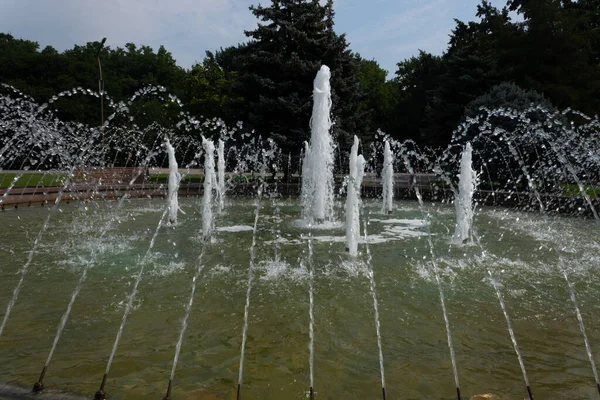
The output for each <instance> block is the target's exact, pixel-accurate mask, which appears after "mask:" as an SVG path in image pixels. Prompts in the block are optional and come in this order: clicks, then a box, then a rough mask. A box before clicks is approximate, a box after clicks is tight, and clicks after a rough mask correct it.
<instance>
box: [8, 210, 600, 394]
mask: <svg viewBox="0 0 600 400" xmlns="http://www.w3.org/2000/svg"><path fill="white" fill-rule="evenodd" d="M180 202H181V205H182V208H183V210H184V211H185V212H186V213H187V214H186V215H180V217H179V218H180V223H179V225H178V226H177V227H175V228H173V227H164V228H162V229H161V231H160V233H159V235H158V237H157V240H156V244H155V247H154V249H153V250H152V252H151V256H150V259H149V260H148V262H147V265H146V267H145V268H146V269H145V273H144V276H143V280H142V281H141V283H140V286H139V293H138V295H137V297H136V298H135V301H134V306H135V308H134V310H133V311H132V313H131V314H130V316H129V318H128V321H127V325H126V326H125V330H124V333H123V336H122V338H121V341H120V344H119V348H118V351H117V354H116V357H115V360H114V363H113V365H112V367H111V371H110V374H109V377H108V382H107V385H106V391H107V393H108V394H109V395H110V397H111V398H121V399H147V398H159V396H160V397H162V396H163V395H164V393H165V391H166V388H167V383H168V379H169V374H170V371H171V366H172V361H173V355H174V352H175V345H176V341H177V338H178V335H179V330H180V326H181V320H182V318H183V316H184V313H185V305H186V303H187V302H188V299H189V294H190V291H191V279H192V277H193V275H194V272H195V268H196V262H197V258H198V255H199V254H200V251H201V247H202V241H201V240H200V239H199V236H200V231H201V216H200V207H201V206H200V201H199V200H198V199H190V198H186V199H181V200H180ZM163 205H164V203H163V202H162V201H158V200H131V201H129V202H125V203H124V204H123V206H122V207H119V206H118V204H117V203H116V202H102V203H98V204H95V203H87V204H71V205H64V206H62V207H61V209H60V211H58V212H57V213H56V214H55V215H53V216H52V218H51V220H50V225H49V228H48V230H47V232H46V233H45V235H44V237H43V238H42V241H41V245H40V246H39V248H38V252H36V254H35V255H34V258H33V264H32V265H31V268H30V270H29V272H28V274H27V276H26V277H25V281H24V286H23V289H22V290H21V294H20V295H19V298H18V300H17V302H16V305H15V307H14V309H13V311H12V313H11V316H10V319H9V320H8V323H7V326H6V329H5V331H4V333H3V336H2V337H1V338H0V383H8V384H12V385H23V386H27V387H29V386H31V385H33V383H34V382H35V381H36V380H37V378H38V376H39V373H40V371H41V369H42V367H43V365H44V362H45V360H46V357H47V356H48V352H49V350H50V347H51V345H52V341H53V339H54V336H55V333H56V329H57V326H58V323H59V321H60V318H61V316H62V314H63V313H64V311H65V309H66V307H67V304H68V302H69V299H70V297H71V293H72V291H73V289H74V288H75V285H76V284H77V281H78V279H79V277H80V274H81V272H82V270H83V267H84V265H85V264H86V263H89V262H93V268H92V269H91V270H90V271H89V276H88V279H87V281H86V282H85V284H84V286H83V289H82V290H81V293H80V294H79V296H78V298H77V300H76V302H75V304H74V306H73V309H72V312H71V316H70V318H69V321H68V323H67V325H66V328H65V330H64V333H63V336H62V338H61V340H60V342H59V343H58V347H57V349H56V352H55V354H54V357H53V360H52V362H51V364H50V367H49V370H48V373H47V376H46V379H45V384H46V386H47V387H48V388H50V389H51V390H57V391H63V392H67V393H74V394H82V395H84V396H86V397H90V396H92V395H93V394H94V393H95V391H96V390H97V389H98V387H99V385H100V382H101V380H102V375H103V373H104V370H105V368H106V362H107V361H108V357H109V355H110V351H111V347H112V344H113V341H114V339H115V335H116V332H117V330H118V327H119V324H120V322H121V318H122V315H123V311H124V307H125V303H126V298H127V296H128V294H129V293H130V291H131V289H132V286H133V282H134V280H135V276H136V274H137V272H138V270H139V268H140V260H141V258H142V257H143V255H144V253H145V252H146V250H147V249H148V245H149V242H150V239H151V237H152V234H153V233H154V231H155V229H156V226H157V224H158V221H159V219H160V216H161V213H162V209H163ZM379 208H380V205H379V203H375V202H367V203H366V211H367V213H368V217H369V219H370V223H369V225H368V228H367V230H368V234H369V241H370V242H371V243H370V249H371V252H372V254H373V259H372V266H373V269H374V274H375V282H376V290H377V297H378V300H379V313H380V323H381V334H382V345H383V357H384V367H385V378H386V389H387V392H388V398H390V399H400V398H401V399H452V398H455V394H454V393H455V385H454V378H453V375H452V367H451V361H450V356H449V350H448V345H447V341H446V332H445V327H444V319H443V315H442V311H441V307H440V301H439V293H438V289H437V286H436V284H435V280H434V279H433V275H432V273H431V268H430V263H429V260H430V250H429V247H428V245H427V238H426V236H425V235H426V232H427V228H426V227H425V226H424V225H423V220H422V215H421V213H420V211H419V209H418V207H417V205H416V203H412V202H405V203H398V204H397V208H396V210H395V211H394V214H393V215H391V216H387V215H380V214H379ZM48 210H49V209H48V208H27V209H24V208H19V209H18V210H11V211H6V212H4V213H2V214H0V221H1V222H2V224H1V226H2V229H1V230H0V284H1V287H2V290H1V291H0V317H1V316H3V315H4V311H5V307H6V305H7V304H8V302H9V300H10V298H11V296H12V290H13V288H14V287H15V285H16V284H17V282H18V280H19V271H20V270H21V268H22V267H23V265H24V264H25V262H26V259H27V252H28V251H30V250H31V248H32V247H33V244H32V243H33V240H34V239H35V236H36V235H37V233H38V232H39V230H40V228H41V226H42V224H43V221H44V218H45V217H46V215H47V213H48V212H49V211H48ZM254 210H255V206H254V202H253V200H249V199H229V200H228V204H227V207H226V210H225V212H224V213H223V214H221V215H218V216H217V218H216V221H215V225H216V227H217V232H216V235H215V237H214V240H213V241H212V243H210V244H209V245H208V247H207V248H206V251H205V254H204V258H203V264H204V265H205V268H204V270H203V272H202V274H201V275H200V279H199V281H198V286H197V289H196V297H195V301H194V305H193V308H192V312H191V315H190V318H189V320H188V324H189V326H188V329H187V331H186V334H185V336H184V342H183V347H182V351H181V355H180V358H179V363H178V367H177V372H176V375H175V381H174V388H173V398H177V399H232V398H235V389H236V385H237V378H238V370H239V357H240V346H241V341H242V337H241V333H242V328H243V320H244V304H245V300H246V290H247V282H248V268H249V259H250V245H251V242H252V231H251V227H252V224H253V221H254ZM427 211H428V213H429V214H430V215H431V225H430V229H431V232H432V233H433V244H434V253H435V255H436V257H437V260H438V263H439V266H440V268H441V269H442V271H443V277H442V280H443V289H444V291H445V296H446V305H447V308H448V312H449V320H450V327H451V330H452V336H453V340H454V346H455V351H456V357H457V365H458V373H459V377H460V383H461V392H462V393H463V395H464V396H465V397H466V398H468V397H469V396H471V395H474V394H480V393H494V394H497V395H499V396H504V397H506V398H513V399H521V398H524V397H526V391H525V385H524V383H523V378H522V375H521V371H520V369H519V365H518V362H517V357H516V355H515V353H514V350H513V347H512V344H511V342H510V337H509V335H508V331H507V326H506V321H505V319H504V316H503V314H502V311H501V309H500V306H499V304H498V299H497V297H496V293H495V291H494V289H493V287H492V285H491V284H490V282H489V281H488V280H487V269H488V268H489V269H491V271H492V272H493V273H494V275H495V276H496V278H497V280H498V281H500V282H501V284H502V289H501V290H502V294H503V295H504V299H505V301H506V304H507V308H508V312H509V315H510V317H511V319H512V322H513V327H514V331H515V334H516V337H517V340H518V341H519V347H520V349H521V351H522V353H523V358H524V363H525V367H526V368H527V372H528V376H529V380H530V383H531V388H532V390H533V393H534V395H535V396H536V398H540V399H587V398H590V399H592V398H597V391H596V388H595V385H594V378H593V376H592V372H591V368H590V364H589V361H588V358H587V354H586V352H585V347H584V344H583V339H582V336H581V333H580V331H579V327H578V325H577V319H576V316H575V313H574V310H573V305H572V303H571V301H570V298H569V292H568V288H567V285H566V283H565V281H564V278H563V277H562V275H561V274H560V271H559V270H558V268H557V265H558V255H557V253H556V251H555V250H554V249H555V248H556V249H559V250H560V253H561V257H563V259H564V260H565V261H566V265H567V267H568V268H569V273H570V278H571V280H572V282H573V283H574V287H575V290H576V294H577V300H578V303H579V306H580V309H581V312H582V316H583V319H584V322H585V323H586V328H587V334H588V336H589V338H590V342H591V346H592V351H593V352H594V354H595V355H596V358H597V359H600V345H599V340H600V320H599V319H598V314H599V306H600V302H599V301H598V300H599V299H598V289H599V286H600V285H599V284H598V281H599V279H598V278H599V275H600V274H599V271H598V267H599V265H600V257H599V256H598V255H599V254H600V244H599V242H598V239H597V237H598V235H597V231H598V227H597V225H596V224H595V223H594V222H593V221H589V220H581V219H570V218H563V217H558V218H550V219H548V220H544V219H543V218H541V217H540V216H539V215H536V214H523V213H514V212H507V211H503V210H500V209H485V208H484V209H480V210H478V214H477V215H476V217H475V225H476V229H477V231H478V233H479V235H481V236H482V246H483V250H485V254H483V251H482V248H480V247H479V246H476V245H471V246H466V247H463V248H461V247H455V246H451V245H450V244H449V238H450V236H451V234H452V231H453V229H454V226H453V225H454V220H453V218H454V215H453V207H451V206H444V205H439V204H436V205H429V206H428V209H427ZM299 215H300V210H299V207H298V205H297V204H296V202H295V201H293V200H289V201H288V200H263V201H262V202H261V208H260V219H259V222H258V231H257V233H256V235H257V248H256V268H257V270H256V279H255V280H254V285H253V289H252V294H251V302H250V314H249V328H248V342H247V346H246V360H245V363H244V380H243V386H242V398H244V399H305V398H306V392H307V390H308V382H309V365H308V339H309V338H308V323H309V320H308V318H309V314H308V305H309V296H308V272H307V271H306V270H304V269H303V268H301V262H300V261H301V260H302V259H305V258H306V257H307V254H308V250H307V238H308V235H309V233H310V234H311V236H312V240H313V246H314V263H315V270H316V275H315V280H314V290H315V292H314V296H315V309H314V314H315V365H314V376H315V391H316V393H317V398H318V399H376V398H380V397H381V381H380V372H379V360H378V351H377V338H376V334H375V322H374V311H373V299H372V297H371V294H370V291H369V280H368V278H367V276H366V272H367V271H368V266H367V265H366V260H367V257H366V254H365V251H364V244H360V245H359V250H360V251H361V255H359V257H357V258H356V259H355V260H352V259H350V257H349V256H348V255H347V254H346V253H345V250H344V242H343V237H342V236H343V234H344V231H343V228H341V227H340V228H338V229H331V230H312V231H311V230H308V229H302V228H299V227H297V224H296V222H295V221H296V220H297V219H298V218H299ZM107 226H108V227H109V229H108V231H107V233H106V234H105V235H104V236H103V237H102V238H99V236H100V233H101V232H102V231H103V230H104V229H105V227H107ZM223 227H228V228H227V229H226V230H223V229H222V228H223ZM278 230H280V235H281V237H280V238H279V239H278V238H277V237H278V232H277V231H278ZM94 252H95V253H96V258H95V259H94V255H93V253H94ZM276 259H279V261H276Z"/></svg>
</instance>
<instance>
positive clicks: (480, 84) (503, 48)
mask: <svg viewBox="0 0 600 400" xmlns="http://www.w3.org/2000/svg"><path fill="white" fill-rule="evenodd" d="M477 16H478V17H479V18H480V21H478V22H469V23H467V24H465V23H463V22H461V21H458V20H456V28H455V29H454V30H453V31H452V34H451V36H450V43H449V48H448V51H447V52H446V54H444V56H443V59H442V62H443V73H442V74H441V76H440V84H439V85H437V86H436V87H435V88H434V89H433V91H432V93H431V94H430V96H431V101H430V103H429V104H428V105H427V109H426V111H425V118H424V121H423V122H424V124H423V126H422V128H421V138H422V140H423V141H424V142H425V143H427V144H428V145H430V146H434V147H437V146H444V145H445V144H447V143H448V142H449V140H450V138H451V136H452V132H453V131H454V129H455V128H456V127H457V125H458V123H459V122H460V120H461V118H462V116H463V113H464V107H465V106H466V105H467V104H468V103H469V102H471V101H472V100H474V99H475V98H477V97H479V96H480V95H482V94H484V93H485V92H487V91H488V90H489V89H490V88H491V87H493V86H494V85H496V84H498V83H500V82H502V81H503V80H507V79H509V77H510V74H511V72H512V66H511V64H510V62H509V60H510V55H509V54H508V50H509V49H510V48H511V47H510V44H511V42H510V38H512V37H513V36H512V33H514V27H513V26H512V25H511V21H510V17H509V15H508V10H507V9H504V10H498V9H496V8H495V7H493V6H492V5H491V4H490V3H489V2H488V1H486V0H483V1H482V2H481V4H480V5H478V6H477Z"/></svg>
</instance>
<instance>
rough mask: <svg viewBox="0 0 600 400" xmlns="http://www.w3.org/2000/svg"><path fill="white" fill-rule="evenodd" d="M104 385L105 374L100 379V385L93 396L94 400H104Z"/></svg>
mask: <svg viewBox="0 0 600 400" xmlns="http://www.w3.org/2000/svg"><path fill="white" fill-rule="evenodd" d="M104 384H106V374H104V376H103V377H102V383H101V384H100V389H98V391H97V392H96V394H95V395H94V400H105V399H106V393H104Z"/></svg>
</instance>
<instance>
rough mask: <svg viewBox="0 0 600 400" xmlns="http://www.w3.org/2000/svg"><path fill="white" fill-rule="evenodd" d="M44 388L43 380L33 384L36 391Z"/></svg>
mask: <svg viewBox="0 0 600 400" xmlns="http://www.w3.org/2000/svg"><path fill="white" fill-rule="evenodd" d="M42 390H44V383H43V382H42V381H37V382H36V383H35V384H34V385H33V391H34V392H41V391H42Z"/></svg>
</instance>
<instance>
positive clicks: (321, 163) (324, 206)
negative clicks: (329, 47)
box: [301, 65, 334, 223]
mask: <svg viewBox="0 0 600 400" xmlns="http://www.w3.org/2000/svg"><path fill="white" fill-rule="evenodd" d="M330 76H331V73H330V72H329V68H328V67H327V66H326V65H323V66H322V67H321V69H320V70H319V73H318V74H317V77H316V78H315V82H314V91H313V112H312V118H311V120H310V130H311V136H310V143H309V144H306V145H305V151H304V161H303V163H302V195H301V198H302V216H303V217H304V218H305V219H306V220H307V221H309V222H310V223H314V222H317V223H319V222H323V221H326V220H327V221H332V219H333V215H334V214H333V150H334V146H333V141H332V139H331V134H330V129H331V117H330V112H331V86H330V84H329V78H330Z"/></svg>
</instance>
